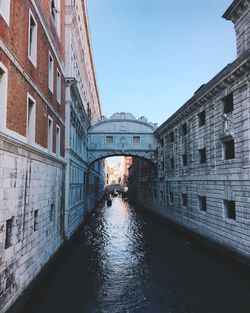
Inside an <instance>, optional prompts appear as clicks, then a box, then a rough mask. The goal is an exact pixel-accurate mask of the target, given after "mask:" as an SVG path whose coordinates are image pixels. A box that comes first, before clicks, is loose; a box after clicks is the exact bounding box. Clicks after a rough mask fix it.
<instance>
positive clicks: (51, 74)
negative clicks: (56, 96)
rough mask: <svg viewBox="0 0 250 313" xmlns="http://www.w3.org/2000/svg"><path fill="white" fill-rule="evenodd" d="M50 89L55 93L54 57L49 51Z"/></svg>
mask: <svg viewBox="0 0 250 313" xmlns="http://www.w3.org/2000/svg"><path fill="white" fill-rule="evenodd" d="M48 79H49V90H50V91H51V92H52V93H53V88H54V59H53V57H52V55H51V54H50V53H49V77H48Z"/></svg>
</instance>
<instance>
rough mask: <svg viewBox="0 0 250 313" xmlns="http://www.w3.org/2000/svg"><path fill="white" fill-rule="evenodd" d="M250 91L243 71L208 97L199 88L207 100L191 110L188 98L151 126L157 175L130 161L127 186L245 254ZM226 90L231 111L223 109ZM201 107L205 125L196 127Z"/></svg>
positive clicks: (249, 215)
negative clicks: (229, 148) (228, 151)
mask: <svg viewBox="0 0 250 313" xmlns="http://www.w3.org/2000/svg"><path fill="white" fill-rule="evenodd" d="M249 94H250V89H249V81H248V74H247V72H246V73H245V74H244V75H242V76H241V77H240V78H238V79H236V80H235V81H234V82H233V83H231V84H228V85H227V88H223V89H221V90H220V91H219V92H218V93H216V94H214V95H210V97H209V96H208V95H207V94H205V93H204V95H203V96H204V97H206V101H204V102H203V103H200V104H199V105H195V107H194V108H193V109H191V107H192V105H194V101H190V103H189V106H184V107H183V108H182V110H180V111H179V114H176V115H175V118H174V119H173V118H170V119H169V120H168V121H166V122H165V123H164V124H163V125H162V126H161V127H160V128H159V129H158V130H157V131H156V135H157V136H158V139H159V145H158V174H157V175H156V174H154V172H153V171H152V170H149V169H148V165H147V164H148V163H147V162H146V161H142V160H135V162H134V164H133V166H132V168H131V169H130V185H129V188H130V192H131V193H132V194H133V197H134V198H135V199H136V200H137V201H138V202H139V203H141V204H143V205H144V206H146V207H148V208H149V209H151V210H154V211H155V212H156V213H158V214H160V215H162V216H164V217H166V218H167V219H169V220H172V221H174V222H176V223H178V224H180V225H182V226H184V227H185V228H188V229H189V230H192V231H194V232H196V233H198V234H200V235H202V236H204V237H207V238H209V239H211V240H213V241H215V242H217V243H219V244H220V245H222V246H225V247H227V248H229V249H231V250H232V251H234V252H236V253H238V254H240V255H242V256H245V257H250V206H249V199H250V187H249V186H250V163H249V161H250V98H249ZM228 95H232V99H233V110H232V111H231V112H229V113H224V103H225V97H226V96H228ZM191 100H192V99H191ZM188 108H189V112H187V111H186V112H185V113H184V110H185V109H186V110H188ZM202 111H205V124H204V125H202V126H200V125H199V113H201V112H202ZM184 114H185V115H184ZM184 124H185V125H186V126H185V127H186V133H185V134H184V133H183V125H184ZM232 139H233V140H234V150H235V151H234V152H235V155H234V157H233V158H232V159H226V158H225V144H226V143H227V142H228V140H232ZM201 149H206V161H205V163H201V161H200V152H199V151H200V150H201ZM183 155H186V157H185V159H186V161H185V162H184V161H183ZM183 195H184V196H183ZM183 197H184V198H186V199H184V200H183ZM201 197H205V200H204V201H205V202H206V204H205V209H204V208H202V207H201V204H200V201H201ZM203 199H204V198H203ZM225 201H233V203H234V205H235V217H234V216H231V217H229V216H228V213H227V212H228V211H227V207H225ZM226 203H228V202H226Z"/></svg>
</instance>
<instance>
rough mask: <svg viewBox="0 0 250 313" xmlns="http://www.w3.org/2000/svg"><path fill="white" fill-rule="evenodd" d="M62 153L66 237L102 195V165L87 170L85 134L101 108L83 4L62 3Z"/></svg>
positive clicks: (77, 1)
mask: <svg viewBox="0 0 250 313" xmlns="http://www.w3.org/2000/svg"><path fill="white" fill-rule="evenodd" d="M65 41H66V82H67V86H66V150H65V154H66V155H65V157H66V161H67V168H66V182H65V232H66V235H67V237H69V236H70V235H71V234H72V233H73V232H74V231H75V230H76V228H77V227H78V226H79V225H80V224H81V222H82V221H83V218H84V216H85V214H86V212H87V211H88V210H90V209H91V208H92V207H93V206H94V204H95V202H96V200H98V198H99V196H100V195H101V193H102V191H103V186H104V181H103V179H104V178H103V164H102V162H99V163H98V162H97V163H95V164H93V166H91V167H90V166H89V163H88V155H87V130H88V128H89V126H90V123H91V121H95V120H97V119H99V118H100V117H101V107H100V101H99V95H98V90H97V84H96V79H95V71H94V66H93V58H92V49H91V43H90V38H89V27H88V18H87V14H86V3H85V1H81V0H75V1H72V0H68V1H66V36H65Z"/></svg>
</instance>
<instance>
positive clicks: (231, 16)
mask: <svg viewBox="0 0 250 313" xmlns="http://www.w3.org/2000/svg"><path fill="white" fill-rule="evenodd" d="M249 8H250V0H235V1H234V2H233V3H232V4H231V5H230V7H229V8H228V9H227V10H226V12H225V13H224V14H223V16H222V17H223V18H224V19H226V20H229V21H232V22H233V23H234V24H235V23H236V22H237V21H238V20H239V19H240V18H241V17H242V16H243V15H244V14H245V13H246V12H247V11H248V10H249Z"/></svg>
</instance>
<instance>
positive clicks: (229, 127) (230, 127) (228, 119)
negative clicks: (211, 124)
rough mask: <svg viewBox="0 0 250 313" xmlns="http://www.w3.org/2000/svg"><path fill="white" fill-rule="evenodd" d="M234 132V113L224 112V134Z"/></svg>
mask: <svg viewBox="0 0 250 313" xmlns="http://www.w3.org/2000/svg"><path fill="white" fill-rule="evenodd" d="M233 134H234V119H233V114H232V112H231V113H228V114H223V135H225V136H228V135H233Z"/></svg>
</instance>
